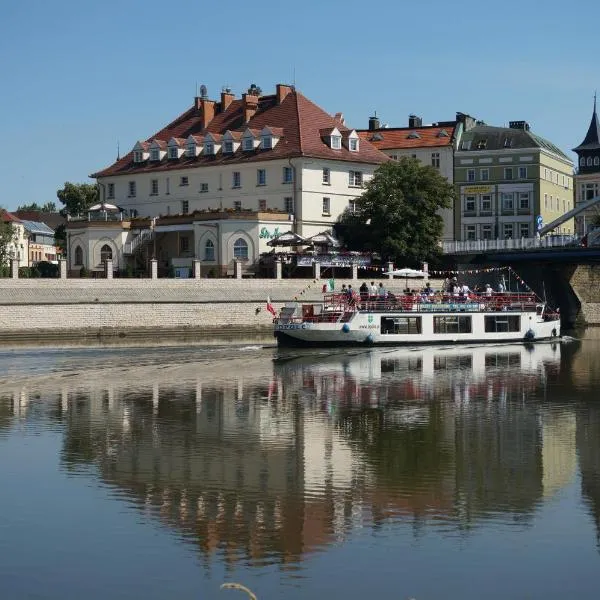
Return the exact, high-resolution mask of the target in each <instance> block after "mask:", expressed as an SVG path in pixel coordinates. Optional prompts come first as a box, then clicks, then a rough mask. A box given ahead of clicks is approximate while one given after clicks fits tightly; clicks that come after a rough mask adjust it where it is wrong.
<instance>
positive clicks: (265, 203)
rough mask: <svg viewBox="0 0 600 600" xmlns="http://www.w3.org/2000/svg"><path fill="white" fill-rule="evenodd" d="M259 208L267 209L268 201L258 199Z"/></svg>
mask: <svg viewBox="0 0 600 600" xmlns="http://www.w3.org/2000/svg"><path fill="white" fill-rule="evenodd" d="M258 210H267V201H266V200H259V201H258Z"/></svg>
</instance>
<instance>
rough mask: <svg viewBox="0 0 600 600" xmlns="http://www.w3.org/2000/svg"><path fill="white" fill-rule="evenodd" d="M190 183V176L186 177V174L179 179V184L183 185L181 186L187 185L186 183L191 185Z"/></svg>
mask: <svg viewBox="0 0 600 600" xmlns="http://www.w3.org/2000/svg"><path fill="white" fill-rule="evenodd" d="M189 184H190V180H189V178H188V177H186V176H182V177H181V178H180V179H179V185H181V186H186V185H189Z"/></svg>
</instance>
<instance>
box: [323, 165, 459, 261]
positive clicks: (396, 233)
mask: <svg viewBox="0 0 600 600" xmlns="http://www.w3.org/2000/svg"><path fill="white" fill-rule="evenodd" d="M453 203H454V189H453V187H452V185H451V184H450V183H449V182H448V180H447V179H446V178H445V177H443V176H442V175H440V173H439V172H438V171H437V169H434V168H433V167H430V166H424V165H422V164H421V163H420V162H419V161H418V160H417V159H415V158H409V157H402V158H401V159H400V160H399V161H393V162H392V161H390V162H388V163H385V164H383V165H382V166H381V167H379V168H378V169H377V170H376V171H375V174H374V176H373V178H372V179H371V180H370V181H369V182H368V183H367V185H366V190H365V192H364V193H363V194H362V196H361V197H360V198H358V199H357V202H356V210H355V211H354V212H349V211H347V212H345V213H344V214H343V215H342V216H341V217H340V219H339V221H338V223H336V225H335V226H334V229H335V231H336V233H337V235H338V236H339V237H340V238H341V239H342V240H343V242H344V244H345V246H346V247H347V248H348V249H349V250H362V251H371V252H377V253H379V254H380V255H381V258H382V259H384V260H391V261H393V262H395V263H396V264H397V265H400V264H401V265H402V266H418V265H419V264H420V263H421V262H422V261H434V260H435V259H436V258H437V257H438V256H439V254H440V245H439V242H440V240H441V237H442V233H443V228H444V223H443V220H442V217H441V216H440V215H439V210H440V209H442V208H451V207H452V206H453Z"/></svg>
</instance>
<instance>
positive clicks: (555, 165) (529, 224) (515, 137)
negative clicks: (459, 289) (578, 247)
mask: <svg viewBox="0 0 600 600" xmlns="http://www.w3.org/2000/svg"><path fill="white" fill-rule="evenodd" d="M454 156H455V163H454V180H455V186H456V191H457V200H456V206H455V211H454V219H455V237H456V239H457V240H491V239H510V238H512V239H515V238H529V237H534V236H535V235H536V232H537V231H538V230H539V229H540V228H541V226H543V224H547V223H550V222H551V221H553V220H555V219H557V218H559V217H560V216H561V215H563V214H564V213H566V212H567V211H569V210H571V209H572V208H573V163H572V162H571V160H570V159H569V158H568V157H567V156H566V155H565V154H564V153H563V152H562V151H561V150H560V149H559V148H557V147H556V146H555V145H554V144H552V143H551V142H548V141H547V140H545V139H544V138H541V137H540V136H538V135H536V134H534V133H533V132H532V131H531V130H530V127H529V124H528V123H526V122H525V121H512V122H510V126H509V127H491V126H488V125H485V124H483V123H478V124H477V125H476V126H475V127H473V128H471V129H470V130H468V131H466V132H464V133H463V135H462V139H461V141H460V145H459V148H458V150H457V151H456V152H455V155H454ZM555 233H565V234H572V233H574V222H573V219H570V220H568V221H566V222H565V223H563V224H562V225H561V226H560V227H559V228H557V230H556V231H555Z"/></svg>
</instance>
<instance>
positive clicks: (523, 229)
mask: <svg viewBox="0 0 600 600" xmlns="http://www.w3.org/2000/svg"><path fill="white" fill-rule="evenodd" d="M519 236H520V237H522V238H527V237H529V223H519Z"/></svg>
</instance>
